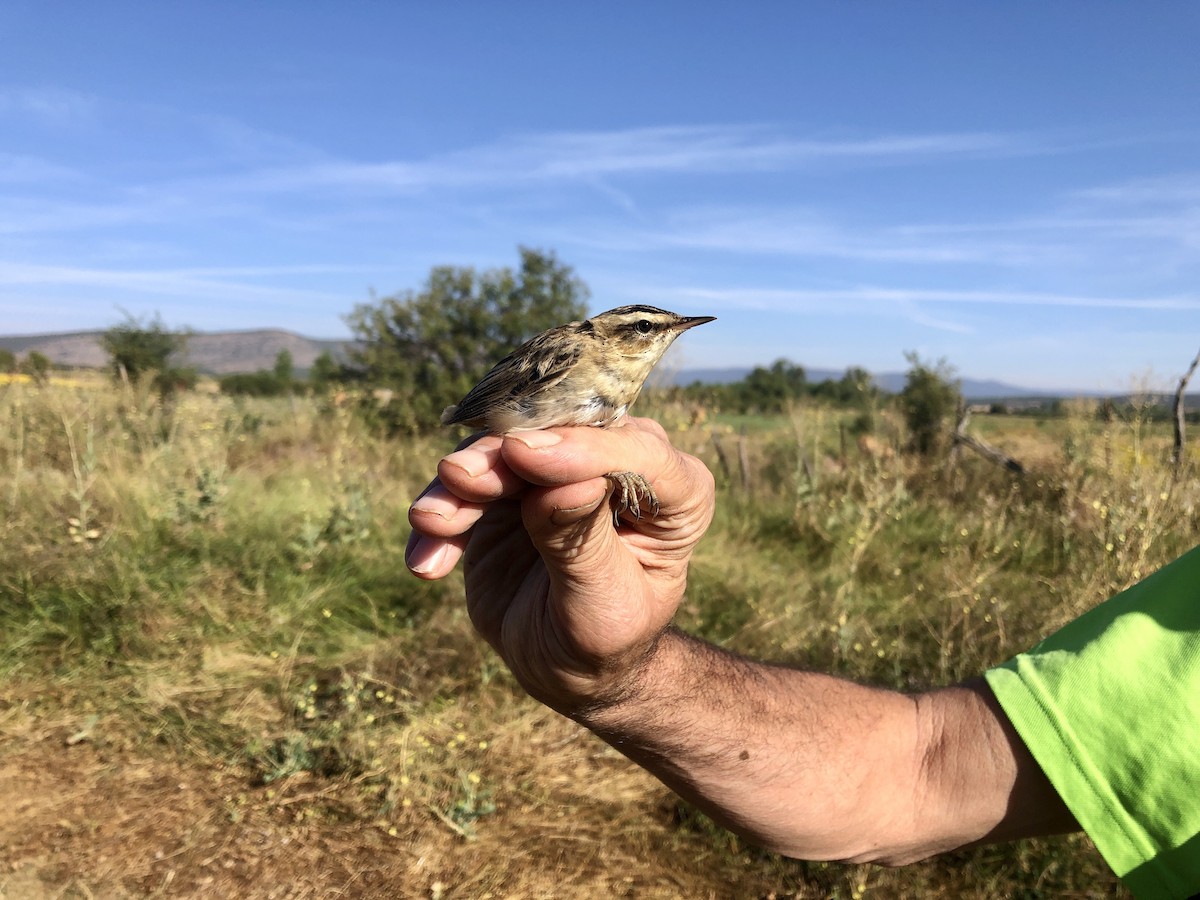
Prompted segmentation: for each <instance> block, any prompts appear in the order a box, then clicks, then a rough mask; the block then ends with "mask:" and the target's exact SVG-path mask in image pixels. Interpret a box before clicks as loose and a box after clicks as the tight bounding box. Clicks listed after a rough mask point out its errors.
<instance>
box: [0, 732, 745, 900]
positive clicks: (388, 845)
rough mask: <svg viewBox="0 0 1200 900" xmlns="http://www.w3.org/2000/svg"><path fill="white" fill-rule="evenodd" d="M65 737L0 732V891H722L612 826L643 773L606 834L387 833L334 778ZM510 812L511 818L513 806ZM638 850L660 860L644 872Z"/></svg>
mask: <svg viewBox="0 0 1200 900" xmlns="http://www.w3.org/2000/svg"><path fill="white" fill-rule="evenodd" d="M71 737H72V735H71V729H70V728H67V727H46V728H43V729H41V730H38V731H34V732H31V733H28V734H25V735H23V736H21V737H20V738H18V739H16V740H15V741H14V740H13V739H12V735H11V733H10V734H9V735H7V736H4V735H0V741H3V742H4V743H0V898H4V900H44V898H76V897H80V898H93V897H95V898H127V897H180V898H187V897H205V898H211V897H230V898H280V900H282V898H309V897H314V898H315V897H322V898H324V897H398V898H410V897H411V898H418V897H420V898H428V900H441V898H447V900H448V898H451V897H470V898H486V897H529V898H539V897H545V898H550V897H562V896H575V897H579V896H592V897H601V896H603V897H611V896H636V897H649V898H658V897H663V898H666V897H684V896H686V897H697V896H699V897H708V896H733V894H726V893H725V892H723V891H722V892H718V893H714V892H713V882H712V881H711V873H709V876H708V877H709V880H707V881H705V880H702V877H698V876H700V873H699V872H697V871H696V870H695V866H694V863H695V862H696V860H694V859H688V858H687V854H673V853H672V852H671V848H668V847H651V848H647V847H645V846H644V845H643V846H641V847H639V846H638V845H637V843H636V842H633V843H630V842H623V841H622V840H621V839H620V837H619V835H620V831H621V821H620V819H621V815H622V814H621V813H619V812H617V810H618V809H625V810H627V809H628V803H629V789H635V790H636V791H637V792H639V793H640V792H642V791H644V789H645V788H646V787H647V785H641V784H639V785H636V786H634V785H628V786H626V787H627V790H625V791H624V792H623V793H624V796H620V797H614V798H613V809H612V810H611V811H610V812H611V813H612V818H610V820H609V821H610V823H611V825H612V827H613V829H614V832H615V834H616V835H618V837H617V839H616V840H614V841H613V842H612V843H611V844H609V843H605V844H604V845H600V844H598V843H597V842H596V840H595V836H594V833H591V832H588V831H585V830H575V831H574V832H573V830H572V828H571V827H570V825H569V824H567V823H564V824H563V826H562V827H559V828H554V829H552V830H548V831H546V832H544V833H542V834H541V835H537V836H534V838H535V839H534V840H532V841H528V842H513V841H512V840H511V838H512V831H511V830H506V829H503V828H497V829H495V835H494V836H493V835H492V834H491V833H490V832H483V833H481V834H480V835H479V836H478V838H477V839H475V840H472V841H463V840H461V839H459V838H457V837H456V836H455V835H452V834H450V833H449V830H448V829H446V828H445V827H443V826H441V825H439V823H437V822H436V821H432V816H431V817H430V819H431V821H430V822H429V827H428V828H427V829H424V830H423V831H419V832H417V833H416V835H415V836H414V835H413V834H411V833H410V834H409V835H408V836H406V837H405V836H400V837H398V836H394V835H391V834H389V833H388V831H387V830H385V829H384V828H383V827H380V826H375V825H372V824H371V823H364V822H363V820H362V819H361V817H356V816H353V815H350V814H349V810H348V807H347V805H346V804H343V803H342V802H341V801H340V799H339V791H341V790H343V789H344V788H345V786H344V785H330V784H329V783H328V782H325V781H322V780H321V779H319V778H316V777H314V776H310V775H307V774H303V773H302V774H300V775H296V776H293V777H291V778H288V779H285V780H283V781H280V782H276V783H274V784H273V785H272V786H271V787H270V788H267V787H265V786H261V785H255V784H253V783H252V782H251V781H250V780H248V779H247V778H246V776H245V774H244V773H241V772H237V771H228V770H221V769H219V768H206V767H204V766H203V765H202V764H198V763H197V761H195V760H188V759H177V760H172V759H164V758H151V757H149V756H146V755H145V754H144V753H139V752H137V751H136V750H133V751H130V750H128V749H124V748H115V747H109V746H106V745H105V744H104V743H103V742H97V743H94V742H92V741H91V740H81V741H78V742H76V743H70V740H71ZM5 744H6V745H7V746H5ZM634 777H635V778H638V779H641V777H642V776H640V775H635V776H634ZM656 795H657V793H656V792H654V791H653V790H652V791H651V793H649V794H647V795H646V796H650V797H653V796H656ZM659 799H660V801H661V800H662V797H661V796H660V798H659ZM643 808H644V805H643ZM652 812H654V810H652ZM657 812H658V813H659V814H661V815H667V814H668V812H667V810H666V807H665V806H663V807H662V808H661V809H660V810H658V811H657ZM509 815H510V816H511V817H512V819H513V820H514V822H513V824H516V822H517V821H519V820H520V819H521V817H522V816H523V815H524V813H523V811H522V810H520V809H513V810H511V811H509ZM625 815H628V812H626V813H625ZM647 852H648V854H649V855H650V856H651V857H657V858H658V859H655V860H648V859H647V858H646V856H645V855H644V854H645V853H647ZM672 857H674V858H672ZM647 862H654V863H655V865H653V866H651V867H650V869H651V870H652V871H656V872H657V873H658V874H657V875H654V876H647V875H645V874H644V873H646V872H647V870H648V867H647ZM631 873H636V874H631ZM745 887H747V888H749V889H750V890H751V892H752V893H751V894H750V895H748V896H754V895H759V896H761V895H764V894H763V893H762V892H760V891H756V890H754V888H753V887H751V886H750V885H745Z"/></svg>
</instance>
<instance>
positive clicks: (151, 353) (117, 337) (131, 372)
mask: <svg viewBox="0 0 1200 900" xmlns="http://www.w3.org/2000/svg"><path fill="white" fill-rule="evenodd" d="M186 345H187V335H186V334H182V333H180V332H174V331H169V330H168V329H167V328H166V326H164V325H163V323H162V320H161V319H160V318H159V317H158V316H157V315H155V317H154V318H153V319H151V320H150V321H149V322H143V321H142V320H141V319H137V318H134V317H133V316H131V315H128V314H127V315H126V318H125V321H124V322H122V323H121V324H119V325H114V326H113V327H112V328H110V329H108V330H107V331H105V332H104V334H102V335H101V336H100V346H102V347H103V348H104V350H105V352H107V353H108V357H109V364H110V365H111V367H112V374H113V377H114V378H115V379H117V380H118V381H123V380H129V381H133V382H136V381H139V380H140V379H142V378H143V377H146V376H152V377H153V378H154V383H155V386H156V387H157V388H158V389H159V391H160V392H161V393H162V394H164V395H166V394H168V393H171V392H172V391H173V390H174V389H175V387H176V386H178V385H181V384H186V383H188V382H189V381H194V380H195V377H194V373H191V372H190V371H188V370H185V369H178V368H175V367H173V365H172V358H173V357H176V356H178V355H179V354H180V353H182V352H183V350H184V347H186Z"/></svg>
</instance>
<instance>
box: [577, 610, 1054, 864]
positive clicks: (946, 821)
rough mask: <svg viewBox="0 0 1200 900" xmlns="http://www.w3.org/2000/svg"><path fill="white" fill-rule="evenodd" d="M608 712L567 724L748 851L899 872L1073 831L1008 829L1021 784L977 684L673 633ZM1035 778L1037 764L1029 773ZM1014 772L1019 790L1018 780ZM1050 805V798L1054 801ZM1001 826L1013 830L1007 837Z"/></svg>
mask: <svg viewBox="0 0 1200 900" xmlns="http://www.w3.org/2000/svg"><path fill="white" fill-rule="evenodd" d="M621 696H622V699H621V700H620V701H619V702H616V703H613V704H610V705H606V706H602V707H599V708H594V709H591V710H588V711H586V712H581V713H579V714H578V715H576V718H577V719H578V720H579V721H580V722H582V723H583V724H584V725H586V726H587V727H589V728H591V729H592V730H594V731H595V732H596V733H597V734H599V735H600V736H601V737H603V738H604V739H605V740H606V741H608V742H609V743H611V744H612V745H613V746H614V747H616V748H617V749H619V750H620V751H621V752H622V753H624V754H626V755H627V756H629V757H630V758H631V759H632V760H634V761H635V762H637V763H639V764H640V765H642V766H644V767H645V768H647V769H648V770H650V771H651V772H653V773H654V774H655V775H656V776H657V777H659V778H660V779H661V780H662V781H663V782H664V783H665V784H667V785H668V786H669V787H671V788H672V789H673V790H675V791H676V792H677V793H679V794H680V795H681V796H683V797H685V798H686V799H688V800H690V801H692V802H694V803H696V804H697V805H698V806H700V807H701V808H703V809H704V810H705V811H707V812H708V813H710V814H711V815H713V816H714V818H716V819H717V820H719V821H721V822H722V823H724V824H726V825H727V826H729V827H730V828H732V829H733V830H735V831H737V832H739V833H741V834H743V835H745V836H746V837H748V838H749V839H750V840H752V841H754V842H755V843H757V844H760V845H762V846H765V847H768V848H770V849H773V850H776V851H779V852H781V853H784V854H787V855H789V856H795V857H800V858H805V859H843V860H858V861H866V860H872V861H878V862H884V863H902V862H908V861H912V860H915V859H920V858H923V857H925V856H929V855H931V854H933V853H937V852H940V851H943V850H948V849H952V848H955V847H959V846H963V845H966V844H970V843H974V842H977V841H980V840H983V839H986V838H988V837H995V838H997V839H1002V838H1006V837H1015V836H1018V834H1020V833H1042V832H1045V831H1053V830H1062V829H1063V827H1064V826H1065V827H1069V819H1068V820H1067V821H1064V822H1059V821H1058V820H1056V819H1054V818H1053V816H1052V815H1051V817H1050V821H1048V822H1041V823H1038V822H1036V821H1031V819H1036V818H1037V817H1038V815H1041V814H1042V813H1039V810H1042V809H1043V808H1044V807H1045V805H1046V803H1048V804H1049V807H1050V808H1051V810H1052V811H1053V810H1054V809H1056V807H1055V806H1054V804H1055V801H1057V798H1056V797H1054V796H1053V792H1052V791H1051V792H1050V797H1049V798H1046V797H1043V796H1041V794H1038V797H1037V799H1038V800H1039V801H1046V802H1044V803H1042V805H1041V806H1039V805H1038V804H1036V803H1035V804H1032V805H1030V806H1029V808H1027V809H1023V810H1022V811H1021V815H1022V816H1023V820H1022V822H1021V823H1014V822H1013V821H1012V820H1011V819H1012V808H1013V806H1014V804H1013V793H1014V790H1015V788H1017V787H1021V788H1022V789H1023V790H1024V789H1026V788H1035V789H1039V790H1042V789H1045V788H1046V787H1047V786H1045V785H1042V784H1039V783H1037V782H1036V776H1038V775H1040V773H1035V775H1034V778H1033V780H1032V781H1030V779H1029V777H1028V773H1027V770H1026V769H1025V768H1023V766H1022V763H1023V762H1025V763H1031V760H1025V761H1022V760H1020V759H1018V751H1019V750H1023V748H1021V747H1020V745H1019V742H1018V744H1017V746H1016V748H1014V747H1013V746H1012V744H1011V742H1010V740H1009V738H1010V737H1011V736H1010V735H1008V734H1006V733H1005V730H1004V726H1003V724H1002V723H1001V722H997V721H996V717H995V710H994V708H992V707H991V706H989V704H988V701H987V698H986V697H985V696H983V695H981V694H980V693H979V692H978V689H977V688H974V687H964V688H957V689H952V690H949V691H942V692H936V693H934V694H928V695H921V696H919V697H909V696H906V695H904V694H900V693H897V692H893V691H884V690H878V689H874V688H869V687H863V686H861V685H857V684H854V683H852V682H848V681H844V680H841V679H837V678H832V677H830V676H827V675H822V674H818V673H812V672H801V671H795V670H791V669H785V668H780V667H776V666H768V665H764V664H760V663H754V662H750V661H747V660H744V659H740V658H738V657H736V656H732V655H730V654H727V653H725V652H723V651H721V650H718V649H717V648H714V647H712V646H710V645H708V644H705V643H703V642H700V641H698V640H695V639H693V638H690V637H688V636H687V635H684V634H682V633H681V632H678V631H675V630H668V631H667V632H666V633H665V634H664V635H663V637H662V639H661V640H660V641H659V644H658V646H657V648H656V650H655V652H654V653H653V654H652V655H651V656H650V657H648V658H647V660H646V662H645V663H644V664H643V666H642V667H641V668H640V670H639V671H638V673H637V676H636V683H635V684H632V685H629V686H627V687H626V689H625V691H624V692H623V693H622V695H621ZM1035 768H1036V767H1035ZM1022 778H1024V781H1022ZM1059 805H1061V804H1059ZM1010 832H1011V833H1010Z"/></svg>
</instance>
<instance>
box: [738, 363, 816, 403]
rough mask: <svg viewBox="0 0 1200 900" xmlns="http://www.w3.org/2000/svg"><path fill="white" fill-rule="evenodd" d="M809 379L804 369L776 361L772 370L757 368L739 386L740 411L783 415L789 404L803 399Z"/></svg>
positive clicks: (772, 364)
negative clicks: (779, 413)
mask: <svg viewBox="0 0 1200 900" xmlns="http://www.w3.org/2000/svg"><path fill="white" fill-rule="evenodd" d="M806 386H807V377H806V375H805V372H804V367H803V366H798V365H796V364H794V363H793V362H791V361H790V360H787V359H777V360H775V362H773V363H771V367H770V368H767V369H764V368H763V367H762V366H758V367H756V368H755V369H754V370H753V371H751V372H750V374H749V375H747V376H746V377H745V378H744V379H742V381H741V383H740V384H739V385H738V389H737V390H738V394H739V395H740V397H739V399H740V404H739V405H740V407H741V408H742V409H744V410H745V409H756V410H758V411H759V412H764V413H777V412H782V411H783V409H784V407H786V406H787V404H788V403H789V402H790V401H792V400H795V399H797V398H799V397H802V396H804V393H805V388H806Z"/></svg>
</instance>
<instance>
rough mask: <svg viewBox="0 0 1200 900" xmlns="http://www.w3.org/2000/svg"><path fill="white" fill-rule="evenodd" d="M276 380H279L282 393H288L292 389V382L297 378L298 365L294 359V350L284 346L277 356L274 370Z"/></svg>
mask: <svg viewBox="0 0 1200 900" xmlns="http://www.w3.org/2000/svg"><path fill="white" fill-rule="evenodd" d="M273 372H274V375H275V380H276V381H277V382H279V390H280V392H281V393H284V394H286V393H288V392H290V391H291V389H292V382H293V381H295V378H296V365H295V363H294V362H293V361H292V351H291V350H289V349H287V348H286V347H284V348H283V349H282V350H280V351H279V353H278V354H276V356H275V368H274V370H273Z"/></svg>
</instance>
